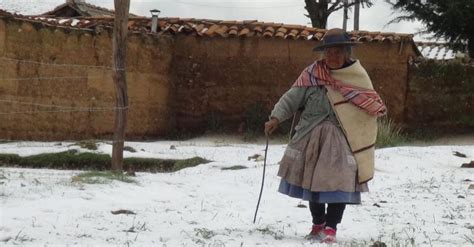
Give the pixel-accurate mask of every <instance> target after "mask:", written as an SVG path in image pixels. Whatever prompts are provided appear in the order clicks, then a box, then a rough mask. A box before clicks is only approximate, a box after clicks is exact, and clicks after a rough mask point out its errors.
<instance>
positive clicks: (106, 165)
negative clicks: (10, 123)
mask: <svg viewBox="0 0 474 247" xmlns="http://www.w3.org/2000/svg"><path fill="white" fill-rule="evenodd" d="M111 162H112V159H111V157H110V156H109V155H108V154H96V153H79V152H78V151H77V150H69V151H65V152H60V153H45V154H39V155H32V156H26V157H20V156H19V155H17V154H0V166H20V167H30V168H49V169H68V170H98V171H104V170H108V169H110V166H111ZM208 162H210V161H209V160H206V159H203V158H201V157H193V158H191V159H185V160H174V159H153V158H125V159H124V165H123V166H124V167H123V169H124V170H128V169H129V168H132V170H134V171H147V172H173V171H177V170H180V169H183V168H187V167H193V166H197V165H199V164H205V163H208Z"/></svg>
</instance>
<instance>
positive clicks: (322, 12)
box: [305, 0, 329, 29]
mask: <svg viewBox="0 0 474 247" xmlns="http://www.w3.org/2000/svg"><path fill="white" fill-rule="evenodd" d="M328 1H329V0H319V1H316V0H305V3H306V7H305V8H306V10H307V11H308V17H309V18H310V20H311V26H312V27H317V28H323V29H325V28H326V25H327V21H328V16H329V13H328Z"/></svg>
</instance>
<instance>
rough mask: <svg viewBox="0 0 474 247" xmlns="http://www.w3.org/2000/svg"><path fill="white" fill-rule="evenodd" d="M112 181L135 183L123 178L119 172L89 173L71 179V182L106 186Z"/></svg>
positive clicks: (132, 180)
mask: <svg viewBox="0 0 474 247" xmlns="http://www.w3.org/2000/svg"><path fill="white" fill-rule="evenodd" d="M113 180H117V181H121V182H124V183H136V181H135V180H134V179H132V178H130V177H127V176H125V175H124V174H123V172H121V171H89V172H84V173H81V174H79V175H76V176H74V177H72V181H73V182H80V183H86V184H108V183H110V182H112V181H113Z"/></svg>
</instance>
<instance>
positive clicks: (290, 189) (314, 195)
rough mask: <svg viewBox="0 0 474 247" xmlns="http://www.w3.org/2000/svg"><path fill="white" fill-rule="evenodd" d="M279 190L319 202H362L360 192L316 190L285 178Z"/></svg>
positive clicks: (295, 196) (289, 194)
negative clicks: (305, 187) (304, 187)
mask: <svg viewBox="0 0 474 247" xmlns="http://www.w3.org/2000/svg"><path fill="white" fill-rule="evenodd" d="M278 192H280V193H283V194H285V195H288V196H291V197H294V198H299V199H303V200H305V201H311V202H318V203H347V204H360V202H361V200H360V192H358V191H356V192H344V191H327V192H314V191H310V190H307V189H303V188H302V187H299V186H296V185H292V184H289V183H288V182H287V181H286V180H285V179H282V180H281V182H280V186H279V188H278Z"/></svg>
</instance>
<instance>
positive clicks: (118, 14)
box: [112, 0, 130, 170]
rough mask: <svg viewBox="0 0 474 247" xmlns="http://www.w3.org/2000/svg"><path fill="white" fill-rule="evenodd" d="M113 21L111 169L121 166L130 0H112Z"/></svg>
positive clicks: (124, 121) (125, 111)
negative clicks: (113, 119) (113, 125)
mask: <svg viewBox="0 0 474 247" xmlns="http://www.w3.org/2000/svg"><path fill="white" fill-rule="evenodd" d="M114 1H115V2H114V3H115V21H114V37H113V56H112V64H113V66H112V67H113V79H114V84H115V99H116V104H115V105H116V110H115V129H114V142H113V144H112V170H122V168H123V145H124V141H125V128H126V126H127V112H128V94H127V80H126V70H125V65H126V52H127V32H128V12H129V9H130V0H114Z"/></svg>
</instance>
